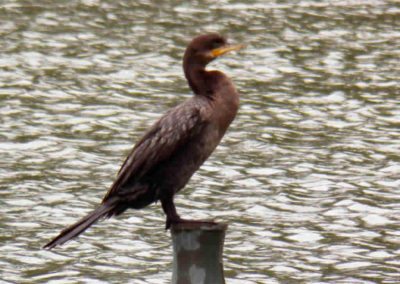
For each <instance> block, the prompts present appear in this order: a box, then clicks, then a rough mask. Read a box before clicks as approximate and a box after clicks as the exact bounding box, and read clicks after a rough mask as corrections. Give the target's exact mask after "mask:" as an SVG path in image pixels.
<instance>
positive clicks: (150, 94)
mask: <svg viewBox="0 0 400 284" xmlns="http://www.w3.org/2000/svg"><path fill="white" fill-rule="evenodd" d="M0 25H1V29H0V51H1V52H0V229H1V230H0V267H1V268H0V282H1V283H169V282H170V279H171V271H172V264H171V261H172V251H171V250H172V249H171V241H170V236H169V233H168V232H165V231H164V216H163V214H162V211H161V208H160V206H159V204H157V205H152V206H151V207H149V208H147V209H145V210H141V211H133V210H132V211H128V212H127V213H126V214H124V215H123V216H121V217H119V218H117V219H111V220H108V221H106V222H102V223H99V224H98V225H96V226H94V227H93V228H92V229H91V230H89V231H88V232H86V233H85V234H84V235H83V236H82V237H80V238H79V239H78V240H76V241H72V242H70V243H69V244H68V245H66V246H63V247H62V248H60V249H56V250H54V251H51V252H49V251H44V250H41V249H40V247H41V246H42V245H43V244H45V243H46V242H47V241H48V240H49V239H50V238H51V237H53V236H54V235H55V234H56V233H58V231H59V230H60V229H62V228H63V227H64V226H65V225H67V224H70V223H72V222H73V221H75V220H76V219H78V218H79V217H81V216H83V215H84V214H85V213H86V212H88V211H90V210H91V209H92V208H94V207H95V205H96V204H97V203H98V202H99V201H100V200H101V198H102V196H103V195H104V194H105V192H106V190H107V189H108V187H109V186H110V184H111V183H112V181H113V178H114V177H115V175H116V172H117V170H118V168H119V166H120V165H121V162H122V160H123V159H124V157H125V156H126V154H127V153H128V152H129V149H130V148H131V146H132V145H133V144H134V142H135V141H137V140H138V138H139V137H140V136H141V134H142V133H143V131H144V130H145V129H146V128H147V127H149V126H150V125H151V124H152V123H153V122H154V121H155V120H156V119H157V117H159V116H160V114H161V113H163V112H165V111H166V110H167V109H168V108H169V107H172V106H174V105H176V104H177V103H179V102H181V101H182V100H184V99H185V98H186V97H187V96H189V95H190V94H189V89H188V87H187V84H186V82H185V80H184V79H183V73H182V70H181V57H182V53H183V51H184V48H185V45H186V43H187V42H188V41H189V39H190V38H192V37H193V36H195V35H198V34H199V33H203V32H205V31H218V32H220V33H222V34H225V35H226V36H228V37H229V38H230V39H231V40H232V41H233V42H240V43H246V44H247V48H246V49H245V50H243V51H241V52H239V53H236V54H231V55H229V56H226V57H224V58H222V59H221V60H219V61H217V62H215V63H213V64H212V65H213V66H212V67H213V68H218V69H220V70H223V71H224V72H226V73H227V74H229V75H230V76H231V77H232V79H233V81H234V82H235V84H236V85H237V88H238V90H239V91H240V92H241V94H242V99H241V109H240V114H239V115H238V117H237V119H236V120H235V122H234V124H233V125H232V126H231V128H230V129H229V132H228V133H227V135H226V137H225V139H224V140H223V143H222V144H221V145H220V146H219V148H218V149H217V151H216V152H215V153H214V154H213V156H212V157H211V158H210V159H209V160H208V161H207V163H206V164H205V165H204V166H203V167H202V168H201V170H200V171H199V172H198V173H197V174H196V175H195V176H194V177H193V178H192V180H191V182H190V184H189V185H188V186H187V187H186V189H185V190H184V191H183V192H182V193H181V194H180V195H179V196H178V197H177V205H178V209H179V211H180V212H181V214H182V215H183V216H188V217H193V218H212V217H215V218H216V219H217V220H220V221H226V222H229V224H230V227H229V230H228V232H227V237H226V243H225V253H224V256H225V260H224V261H225V274H226V280H227V283H238V284H239V283H240V284H241V283H244V284H247V283H343V284H344V283H346V284H347V283H398V282H399V279H400V261H399V259H400V249H399V247H400V226H399V224H400V217H399V216H400V214H399V213H400V205H399V204H400V194H399V188H400V179H399V177H400V155H399V153H400V103H399V98H400V87H399V78H400V68H399V66H400V65H399V56H400V52H399V50H400V5H399V2H398V1H356V0H348V1H307V0H300V1H261V0H258V1H257V0H255V1H218V2H217V1H192V2H184V1H145V0H140V1H96V0H82V1H61V0H60V1H16V0H14V1H12V0H3V1H1V2H0Z"/></svg>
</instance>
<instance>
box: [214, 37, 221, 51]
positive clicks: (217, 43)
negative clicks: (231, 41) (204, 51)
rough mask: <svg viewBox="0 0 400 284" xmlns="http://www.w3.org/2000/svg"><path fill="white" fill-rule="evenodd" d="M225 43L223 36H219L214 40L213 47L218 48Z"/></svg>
mask: <svg viewBox="0 0 400 284" xmlns="http://www.w3.org/2000/svg"><path fill="white" fill-rule="evenodd" d="M222 45H224V41H223V40H222V39H221V38H217V39H215V40H214V41H213V42H212V49H214V48H218V47H221V46H222Z"/></svg>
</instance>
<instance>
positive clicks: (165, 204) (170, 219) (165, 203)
mask: <svg viewBox="0 0 400 284" xmlns="http://www.w3.org/2000/svg"><path fill="white" fill-rule="evenodd" d="M161 206H162V209H163V211H164V213H165V215H167V221H166V222H165V230H168V229H169V228H170V227H171V224H172V223H179V221H180V220H182V219H181V217H179V215H178V213H177V212H176V208H175V204H174V197H173V196H171V197H165V198H163V199H161Z"/></svg>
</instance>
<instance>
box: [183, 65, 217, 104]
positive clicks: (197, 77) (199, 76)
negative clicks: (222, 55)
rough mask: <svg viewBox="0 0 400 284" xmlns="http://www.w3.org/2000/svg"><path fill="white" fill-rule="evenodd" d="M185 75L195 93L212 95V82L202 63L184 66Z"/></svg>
mask: <svg viewBox="0 0 400 284" xmlns="http://www.w3.org/2000/svg"><path fill="white" fill-rule="evenodd" d="M184 72H185V77H186V79H187V81H188V84H189V86H190V88H191V89H192V90H193V92H194V93H195V94H196V95H200V96H206V97H212V95H213V93H214V92H213V84H212V80H210V72H208V71H207V70H206V69H205V66H203V65H195V64H192V65H190V66H189V65H186V66H184Z"/></svg>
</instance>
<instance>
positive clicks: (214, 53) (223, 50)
mask: <svg viewBox="0 0 400 284" xmlns="http://www.w3.org/2000/svg"><path fill="white" fill-rule="evenodd" d="M243 47H244V44H236V45H228V46H223V47H218V48H216V49H213V50H211V56H212V57H213V58H216V57H218V56H221V55H224V54H225V53H227V52H229V51H235V50H239V49H242V48H243Z"/></svg>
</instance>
